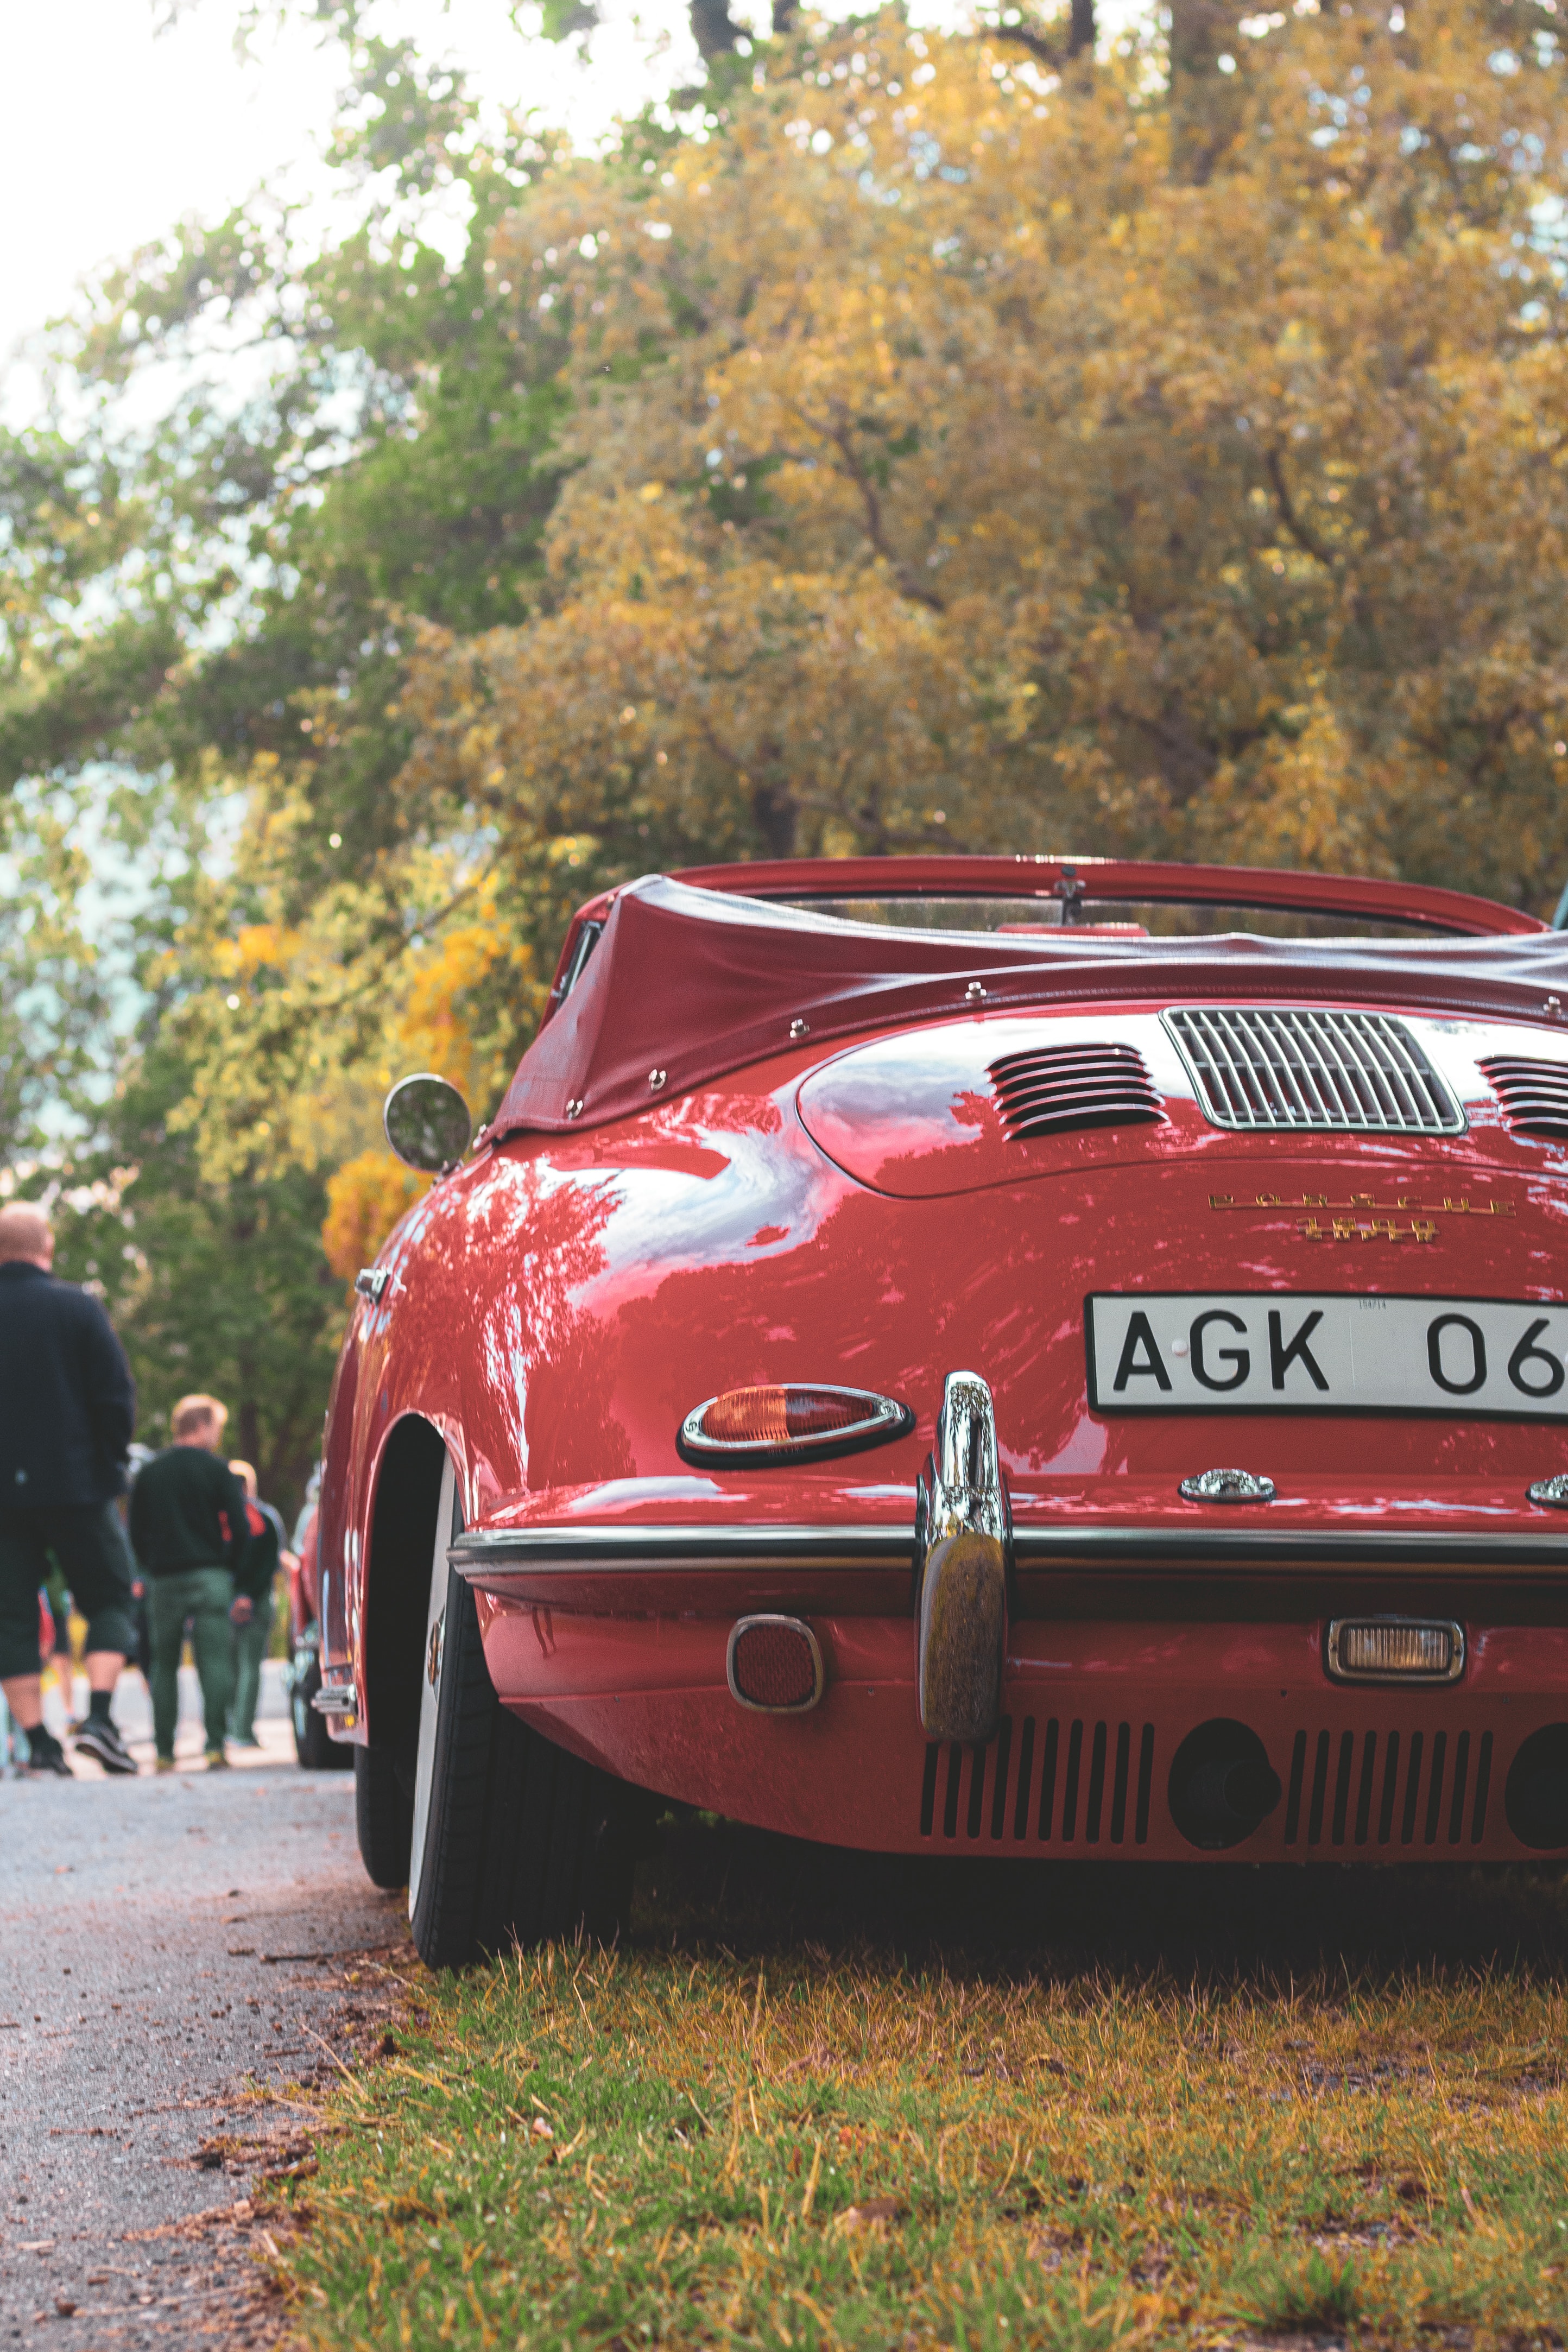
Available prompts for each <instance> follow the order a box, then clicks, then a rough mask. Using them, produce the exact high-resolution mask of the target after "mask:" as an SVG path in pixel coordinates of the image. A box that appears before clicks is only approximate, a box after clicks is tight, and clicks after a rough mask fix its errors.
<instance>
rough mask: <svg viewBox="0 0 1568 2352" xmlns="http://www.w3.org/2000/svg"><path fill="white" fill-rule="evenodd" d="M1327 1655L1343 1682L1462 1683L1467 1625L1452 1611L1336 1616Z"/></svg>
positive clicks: (1331, 1668) (1332, 1670) (1335, 1676)
mask: <svg viewBox="0 0 1568 2352" xmlns="http://www.w3.org/2000/svg"><path fill="white" fill-rule="evenodd" d="M1327 1659H1328V1669H1329V1672H1330V1674H1331V1675H1332V1677H1333V1679H1334V1681H1335V1682H1338V1683H1457V1682H1458V1679H1459V1676H1460V1675H1462V1674H1463V1673H1464V1671H1465V1629H1464V1627H1463V1626H1462V1625H1458V1624H1456V1623H1455V1622H1454V1620H1453V1619H1452V1618H1451V1617H1335V1618H1332V1619H1331V1621H1330V1623H1329V1635H1328V1645H1327Z"/></svg>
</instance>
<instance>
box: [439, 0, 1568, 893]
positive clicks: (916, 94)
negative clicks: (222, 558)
mask: <svg viewBox="0 0 1568 2352" xmlns="http://www.w3.org/2000/svg"><path fill="white" fill-rule="evenodd" d="M1502 15H1503V16H1504V17H1508V16H1509V12H1508V11H1507V10H1504V11H1503V12H1502ZM1509 20H1510V21H1512V19H1511V18H1510V19H1509ZM1499 21H1500V17H1499V12H1498V11H1496V10H1493V9H1490V8H1488V7H1485V6H1480V7H1478V6H1470V5H1436V6H1434V7H1432V8H1430V9H1423V10H1422V11H1421V13H1420V15H1419V17H1418V18H1417V19H1414V20H1412V21H1411V22H1410V23H1408V24H1406V23H1405V20H1404V19H1403V18H1402V17H1401V16H1399V13H1398V12H1397V11H1395V12H1394V16H1393V18H1392V19H1391V18H1389V17H1387V16H1385V15H1384V13H1383V12H1381V11H1372V10H1359V9H1358V10H1353V11H1352V10H1351V9H1349V8H1342V9H1341V10H1339V11H1337V12H1336V13H1334V14H1333V15H1331V16H1302V17H1293V18H1291V19H1289V20H1287V21H1286V22H1285V23H1284V24H1279V22H1278V21H1277V20H1276V19H1274V18H1252V19H1248V20H1246V23H1247V26H1249V27H1250V29H1249V30H1247V31H1244V30H1243V29H1242V28H1241V27H1240V26H1237V28H1236V31H1235V40H1236V48H1235V52H1234V54H1233V53H1232V52H1230V51H1226V52H1223V53H1218V55H1217V61H1216V71H1217V70H1218V68H1220V67H1223V66H1224V64H1225V63H1226V60H1227V59H1228V61H1229V63H1230V65H1231V66H1232V68H1234V70H1233V71H1232V72H1231V73H1229V74H1227V75H1221V77H1220V78H1221V79H1223V80H1224V82H1225V84H1226V89H1227V92H1231V93H1233V95H1232V96H1230V97H1227V105H1228V106H1229V107H1230V118H1229V119H1230V122H1231V125H1232V127H1231V128H1230V129H1229V130H1228V131H1227V132H1226V136H1225V138H1224V139H1223V140H1220V141H1218V142H1215V144H1214V147H1213V152H1211V153H1210V154H1209V155H1208V156H1207V158H1206V160H1205V165H1204V168H1203V169H1202V170H1198V169H1195V168H1194V158H1193V152H1192V149H1191V145H1190V141H1189V138H1188V132H1189V130H1190V121H1188V120H1187V119H1185V118H1184V116H1183V114H1182V111H1181V108H1180V107H1179V106H1178V105H1176V104H1175V103H1173V102H1166V101H1165V100H1163V99H1161V100H1156V99H1155V98H1154V97H1153V96H1152V94H1151V89H1150V82H1149V75H1148V68H1147V61H1146V59H1145V58H1144V56H1143V55H1142V52H1141V51H1140V50H1139V49H1137V48H1136V47H1133V48H1131V50H1129V51H1127V52H1125V53H1123V54H1122V55H1121V57H1119V58H1113V59H1111V60H1110V61H1109V62H1108V63H1107V64H1105V65H1104V66H1102V68H1100V70H1098V71H1097V73H1096V74H1095V75H1094V76H1093V77H1092V78H1091V79H1090V80H1089V82H1088V83H1083V82H1079V83H1076V84H1074V85H1073V86H1072V87H1070V88H1069V87H1068V84H1066V83H1063V84H1061V85H1060V86H1059V87H1057V86H1052V85H1050V84H1049V83H1048V82H1047V81H1046V80H1045V79H1042V78H1041V77H1040V76H1039V75H1038V74H1037V73H1035V72H1034V71H1033V69H1032V68H1026V67H1024V66H1020V65H1018V64H1017V63H1016V60H1015V58H1014V57H1013V56H1012V55H1011V54H1009V52H1008V50H1007V49H1006V48H1005V47H1004V46H1003V45H1002V44H1000V43H998V44H997V45H996V46H995V47H991V46H987V45H985V44H984V43H983V44H980V45H978V46H976V45H975V44H974V43H973V42H970V41H956V40H955V41H950V42H946V43H942V42H939V41H937V40H935V39H934V38H931V37H927V38H922V37H919V36H914V35H909V34H906V33H905V32H904V30H903V29H902V28H901V27H900V25H899V24H898V23H897V22H896V20H892V19H882V20H879V24H878V25H877V26H876V27H875V28H871V27H868V26H858V27H854V28H852V29H850V30H848V31H847V32H845V33H844V34H842V35H834V36H831V37H829V36H827V35H826V34H823V35H821V36H820V37H818V39H817V44H816V49H815V50H814V51H813V50H807V51H806V52H805V55H804V57H803V58H802V69H801V71H800V73H799V74H798V77H796V78H792V79H784V80H783V81H773V80H772V79H770V80H769V81H768V82H767V83H766V84H765V86H764V87H763V88H762V89H759V90H758V91H757V92H756V93H755V94H754V95H748V96H747V97H744V98H737V100H736V101H735V103H734V105H733V107H732V108H731V120H730V121H729V122H728V124H727V125H726V127H725V130H724V133H723V136H722V137H721V138H719V137H714V138H712V139H710V140H709V141H707V142H702V143H698V142H686V143H684V144H683V145H682V146H681V148H680V149H679V152H676V153H673V154H672V155H670V156H669V157H668V159H666V163H665V168H664V169H663V170H662V171H661V172H659V173H657V174H656V173H651V172H649V173H646V174H645V175H644V176H643V177H642V178H641V180H640V181H629V180H628V179H627V177H626V175H624V174H622V175H618V176H617V175H615V174H611V173H605V172H603V171H601V170H598V169H595V168H594V167H591V166H586V165H584V164H583V163H575V162H572V161H569V160H563V161H562V162H560V163H558V164H556V165H555V166H554V167H553V168H552V169H551V170H550V171H549V172H548V173H545V174H544V175H543V177H542V181H541V183H540V184H539V185H538V186H536V187H535V188H534V189H532V190H531V192H530V195H529V199H528V201H527V203H526V204H525V205H520V206H518V207H516V208H515V209H514V210H513V212H512V213H511V215H510V216H509V217H508V218H507V219H506V220H505V221H504V222H502V223H501V224H500V226H499V228H498V231H497V236H496V241H495V247H494V252H495V257H496V259H497V262H498V264H499V266H500V270H501V272H502V274H503V277H504V281H505V283H506V284H507V285H509V286H510V287H511V288H512V289H514V299H515V300H516V302H517V312H516V326H517V331H518V332H519V333H520V334H523V333H526V332H529V331H534V330H535V328H536V326H537V323H538V322H539V321H541V320H549V321H551V322H552V324H559V325H560V326H561V327H563V330H564V331H565V332H566V333H567V334H568V336H569V339H570V349H571V353H572V357H571V362H570V375H569V381H570V383H571V386H572V390H573V394H574V404H573V411H572V416H571V420H570V422H569V424H568V425H565V426H564V427H563V435H562V446H563V448H564V449H565V450H566V451H567V452H569V453H570V454H571V455H572V456H574V457H575V458H576V460H577V468H576V470H575V471H574V473H573V474H572V476H571V477H570V478H569V480H568V481H567V482H566V484H565V486H564V488H563V492H562V495H561V497H560V499H559V500H558V502H557V504H556V506H555V508H554V509H553V511H552V516H551V519H550V521H549V523H548V525H547V527H546V531H545V541H544V543H545V550H546V553H547V558H548V562H549V567H550V586H549V593H548V596H547V597H545V598H543V599H542V600H541V603H540V605H539V607H538V609H537V610H536V611H535V612H534V613H533V614H531V615H530V617H529V618H528V620H527V621H525V622H523V623H521V624H519V625H508V626H505V627H502V628H499V629H495V630H491V631H489V632H486V633H483V634H481V635H478V636H477V637H469V636H466V635H460V634H458V633H456V632H452V631H449V630H442V629H438V628H432V629H429V630H427V631H426V635H425V638H424V641H423V648H422V652H421V655H420V656H419V658H418V660H417V661H416V666H415V671H414V675H413V678H412V680H411V683H410V687H409V689H408V693H407V695H406V697H405V709H406V710H407V712H408V713H409V715H410V717H411V718H412V719H414V720H415V721H416V724H417V729H418V733H417V739H416V742H415V745H414V749H413V751H412V754H411V757H410V761H409V763H408V766H407V767H406V768H405V771H404V774H403V777H402V779H400V787H401V788H405V789H410V790H414V791H416V792H417V793H431V792H438V793H443V794H445V795H446V796H447V797H448V798H449V799H451V800H453V801H458V800H460V801H461V802H462V803H464V804H465V805H466V806H468V808H470V809H471V810H472V811H473V812H474V813H475V814H476V815H477V816H478V817H479V818H481V819H482V820H483V821H484V822H485V823H486V824H488V825H489V827H491V828H492V829H493V831H494V833H495V835H496V837H497V840H498V844H499V855H500V859H501V861H502V862H503V863H504V861H505V859H506V858H507V856H509V855H512V854H515V855H517V856H519V857H522V856H527V855H530V854H531V852H532V849H533V846H534V845H537V843H538V842H540V841H541V840H543V839H547V838H550V837H552V836H556V835H561V834H563V833H565V832H567V831H573V830H574V831H577V832H579V833H582V834H585V835H589V836H591V837H592V838H593V839H594V840H595V842H596V843H597V844H598V845H599V855H600V856H601V858H602V859H603V860H604V862H605V867H606V869H607V870H615V871H626V870H628V868H631V867H633V866H635V865H636V863H637V846H638V843H639V841H640V840H642V839H643V838H644V837H645V828H646V837H650V838H651V837H659V838H663V839H666V840H685V841H689V843H690V844H691V845H692V847H693V849H694V850H701V851H705V852H706V853H707V854H710V855H717V856H722V855H725V854H733V853H734V852H735V851H736V850H740V851H742V852H745V851H749V850H760V851H764V852H768V853H772V854H779V853H783V852H786V851H790V850H808V851H828V852H833V851H838V850H849V849H856V850H872V851H879V850H889V849H893V848H899V847H911V848H912V847H927V846H930V845H932V844H933V843H934V842H937V841H940V840H946V841H949V842H951V843H952V844H953V845H963V846H966V847H976V848H978V847H982V846H998V847H1018V848H1032V847H1038V846H1045V845H1047V844H1048V845H1062V844H1063V843H1064V842H1065V843H1067V844H1068V845H1075V846H1076V845H1083V846H1085V847H1094V848H1097V849H1100V848H1113V847H1114V848H1121V849H1124V850H1144V851H1158V852H1163V853H1166V854H1173V855H1176V856H1184V855H1185V856H1192V855H1199V856H1203V855H1209V854H1215V855H1240V856H1251V857H1254V858H1273V859H1278V860H1281V861H1283V862H1288V863H1307V864H1324V865H1333V864H1342V863H1349V864H1352V865H1354V866H1371V867H1373V868H1377V869H1381V870H1384V871H1389V872H1393V871H1400V872H1405V873H1407V874H1410V875H1413V876H1425V877H1441V878H1444V879H1448V880H1458V881H1462V882H1466V883H1468V884H1469V885H1471V886H1472V887H1479V888H1482V889H1490V890H1493V891H1495V892H1497V893H1498V894H1499V895H1500V896H1502V897H1503V898H1509V899H1514V900H1519V901H1522V902H1523V903H1527V904H1534V905H1537V906H1542V907H1545V906H1548V905H1549V904H1550V903H1551V901H1552V898H1554V897H1555V893H1556V889H1557V887H1558V884H1559V881H1560V877H1561V873H1562V870H1563V866H1564V865H1565V864H1568V826H1565V824H1564V808H1563V793H1562V782H1563V775H1564V772H1565V771H1564V767H1563V753H1562V752H1560V751H1558V750H1557V748H1556V746H1557V744H1558V743H1559V742H1560V741H1561V740H1562V739H1563V733H1564V730H1565V727H1568V668H1565V637H1564V620H1563V612H1562V608H1561V600H1560V598H1559V597H1558V595H1557V593H1556V589H1555V581H1556V579H1557V578H1558V577H1559V576H1560V570H1561V562H1562V550H1563V534H1564V528H1565V525H1568V506H1565V503H1564V453H1565V450H1568V442H1565V440H1564V421H1565V420H1564V388H1565V387H1564V368H1563V351H1562V344H1561V324H1562V320H1561V306H1562V289H1561V270H1560V268H1558V266H1557V262H1556V257H1555V252H1554V248H1553V247H1552V242H1551V240H1552V234H1553V233H1552V230H1551V229H1550V226H1543V224H1549V223H1550V221H1551V220H1552V218H1553V217H1555V215H1554V214H1553V212H1552V206H1553V205H1561V201H1562V177H1563V170H1562V163H1561V159H1560V152H1559V151H1560V144H1561V142H1560V141H1559V140H1558V138H1557V136H1556V131H1555V129H1554V125H1555V124H1556V122H1557V121H1558V120H1559V119H1560V114H1561V109H1562V102H1563V68H1562V58H1561V52H1560V49H1559V47H1558V45H1557V41H1556V38H1555V36H1554V35H1552V34H1551V33H1550V31H1549V30H1547V29H1545V27H1546V25H1547V20H1546V19H1544V18H1543V19H1541V20H1540V21H1539V22H1538V23H1535V22H1534V20H1527V19H1526V17H1525V16H1520V17H1519V19H1518V22H1519V25H1520V26H1521V31H1522V29H1523V28H1525V26H1526V25H1527V22H1528V23H1533V25H1534V29H1533V31H1532V33H1531V38H1530V40H1528V41H1526V40H1525V39H1523V38H1522V37H1520V38H1517V39H1516V40H1515V41H1514V43H1513V45H1512V46H1511V47H1500V45H1499V44H1500V34H1499V31H1498V29H1497V27H1498V23H1499ZM1216 22H1217V20H1216ZM1178 29H1180V28H1178ZM1212 29H1213V28H1212V26H1211V31H1212ZM1195 37H1196V36H1195V35H1194V39H1195ZM1183 70H1184V71H1186V72H1188V73H1191V72H1192V71H1194V70H1195V68H1194V67H1193V64H1192V61H1191V59H1188V60H1186V62H1185V64H1184V68H1183ZM1180 81H1181V75H1180V73H1178V74H1176V75H1175V76H1174V78H1173V82H1172V84H1171V86H1170V89H1171V98H1172V100H1176V99H1179V98H1180V96H1181V91H1180ZM1190 114H1191V109H1190V108H1189V109H1188V116H1189V117H1190Z"/></svg>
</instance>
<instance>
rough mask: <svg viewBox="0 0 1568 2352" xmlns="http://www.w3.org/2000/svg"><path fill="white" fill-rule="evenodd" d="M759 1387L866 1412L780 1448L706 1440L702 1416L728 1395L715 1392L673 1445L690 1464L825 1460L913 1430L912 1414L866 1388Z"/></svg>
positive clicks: (759, 1441) (818, 1384)
mask: <svg viewBox="0 0 1568 2352" xmlns="http://www.w3.org/2000/svg"><path fill="white" fill-rule="evenodd" d="M752 1385H753V1386H755V1387H758V1388H763V1387H766V1388H782V1389H809V1390H810V1391H811V1393H812V1394H813V1395H814V1396H829V1397H848V1398H852V1399H853V1400H854V1401H855V1402H856V1403H858V1404H864V1405H866V1406H868V1408H869V1410H868V1412H866V1413H865V1415H864V1416H863V1417H862V1419H860V1420H859V1421H856V1422H850V1423H847V1424H846V1425H845V1427H844V1428H842V1429H824V1430H818V1431H816V1433H813V1434H812V1435H811V1436H808V1437H792V1438H789V1439H787V1440H786V1441H784V1442H783V1443H781V1442H780V1441H778V1440H777V1439H773V1438H749V1437H747V1438H723V1437H710V1436H708V1435H707V1434H706V1433H705V1432H704V1430H703V1427H702V1422H703V1417H704V1415H705V1414H706V1413H708V1412H710V1411H711V1410H712V1408H713V1406H714V1405H716V1404H717V1403H718V1402H719V1399H720V1397H721V1396H725V1395H729V1394H731V1393H732V1391H729V1390H725V1389H720V1390H719V1391H716V1392H715V1394H714V1395H712V1396H710V1397H705V1398H704V1399H703V1401H702V1402H701V1403H700V1405H697V1406H695V1407H694V1408H693V1410H692V1411H691V1412H689V1413H688V1414H687V1416H686V1419H685V1420H684V1421H683V1422H682V1423H681V1424H680V1434H679V1437H678V1438H677V1440H676V1445H677V1449H678V1451H679V1453H680V1454H682V1455H683V1457H684V1458H685V1459H686V1460H688V1461H690V1462H710V1463H714V1464H720V1463H726V1462H733V1463H755V1464H760V1465H766V1464H768V1463H781V1462H799V1461H802V1460H805V1461H820V1460H822V1459H823V1457H824V1456H825V1455H830V1454H853V1453H856V1452H858V1450H859V1448H860V1447H861V1446H863V1445H881V1444H885V1442H886V1441H887V1440H888V1439H889V1438H890V1437H907V1436H908V1434H909V1433H910V1430H911V1429H912V1428H913V1427H914V1425H915V1417H914V1414H913V1413H912V1412H910V1408H909V1406H908V1405H907V1404H901V1403H900V1402H899V1400H898V1398H897V1397H886V1396H878V1395H877V1394H876V1393H875V1392H874V1391H871V1390H869V1389H853V1388H843V1387H839V1386H836V1385H835V1383H834V1382H833V1381H755V1382H753V1383H752Z"/></svg>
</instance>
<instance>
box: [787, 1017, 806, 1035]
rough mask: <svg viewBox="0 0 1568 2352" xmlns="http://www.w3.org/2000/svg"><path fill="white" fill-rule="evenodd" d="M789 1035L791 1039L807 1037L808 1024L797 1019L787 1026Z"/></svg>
mask: <svg viewBox="0 0 1568 2352" xmlns="http://www.w3.org/2000/svg"><path fill="white" fill-rule="evenodd" d="M789 1034H790V1035H791V1036H792V1037H809V1036H810V1034H811V1024H810V1022H809V1021H801V1020H798V1019H796V1020H795V1021H792V1022H791V1023H790V1024H789Z"/></svg>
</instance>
